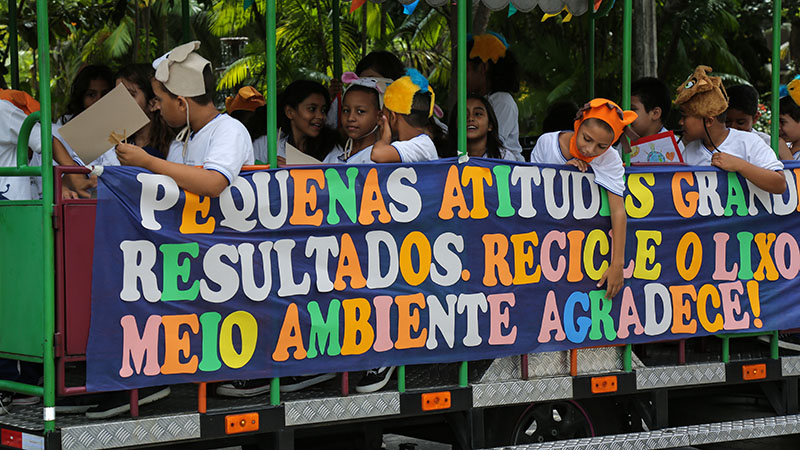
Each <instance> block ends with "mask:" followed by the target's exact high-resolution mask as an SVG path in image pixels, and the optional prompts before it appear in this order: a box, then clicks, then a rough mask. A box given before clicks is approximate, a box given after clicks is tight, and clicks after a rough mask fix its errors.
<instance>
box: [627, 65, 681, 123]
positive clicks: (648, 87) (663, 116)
mask: <svg viewBox="0 0 800 450" xmlns="http://www.w3.org/2000/svg"><path fill="white" fill-rule="evenodd" d="M671 97H672V96H671V95H670V92H669V88H668V87H667V85H666V84H664V82H663V81H661V80H659V79H657V78H653V77H645V78H640V79H638V80H636V81H634V82H633V83H631V111H633V112H635V113H636V114H637V117H636V120H634V121H633V123H632V124H631V128H632V129H633V131H634V132H636V134H637V135H639V137H642V138H643V137H647V136H652V135H654V134H658V133H663V132H664V131H667V129H666V128H665V127H664V124H665V123H666V122H667V119H668V118H669V112H670V109H671V108H672V98H671Z"/></svg>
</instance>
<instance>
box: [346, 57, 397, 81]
mask: <svg viewBox="0 0 800 450" xmlns="http://www.w3.org/2000/svg"><path fill="white" fill-rule="evenodd" d="M367 69H372V70H374V71H375V72H378V73H379V74H380V75H381V76H382V77H385V78H391V79H392V80H396V79H398V78H400V77H402V76H403V75H405V74H406V67H405V66H404V65H403V63H402V62H401V61H400V58H398V57H397V56H396V55H395V54H394V53H392V52H387V51H386V50H379V51H374V52H370V53H369V54H367V56H365V57H363V58H362V59H361V61H359V62H358V65H356V74H358V75H361V73H362V72H364V71H365V70H367Z"/></svg>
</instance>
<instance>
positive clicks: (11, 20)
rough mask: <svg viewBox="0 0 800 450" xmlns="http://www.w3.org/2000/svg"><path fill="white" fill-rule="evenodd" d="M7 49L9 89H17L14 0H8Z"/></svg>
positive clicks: (16, 42) (17, 68)
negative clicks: (9, 54) (8, 53)
mask: <svg viewBox="0 0 800 450" xmlns="http://www.w3.org/2000/svg"><path fill="white" fill-rule="evenodd" d="M8 51H9V52H10V53H11V89H19V39H18V38H17V2H16V0H8Z"/></svg>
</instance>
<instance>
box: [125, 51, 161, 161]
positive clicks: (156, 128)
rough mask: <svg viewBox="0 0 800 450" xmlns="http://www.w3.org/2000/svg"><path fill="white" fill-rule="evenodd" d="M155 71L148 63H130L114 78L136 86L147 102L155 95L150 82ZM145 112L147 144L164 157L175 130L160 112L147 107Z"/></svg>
mask: <svg viewBox="0 0 800 450" xmlns="http://www.w3.org/2000/svg"><path fill="white" fill-rule="evenodd" d="M155 73H156V71H155V70H154V69H153V66H151V65H150V64H130V65H127V66H124V67H122V68H121V69H120V70H119V71H118V72H117V76H116V78H117V79H118V80H119V79H123V80H126V81H129V82H131V83H133V84H135V85H136V86H138V87H139V90H141V91H142V93H144V98H145V101H146V102H147V104H149V103H150V101H151V100H153V99H154V98H155V96H156V95H155V93H153V85H152V84H151V83H150V81H151V80H152V79H153V77H154V76H155ZM145 106H147V105H145ZM145 114H147V117H149V118H150V142H148V145H149V146H150V147H153V148H154V149H156V150H157V151H158V153H159V154H160V155H162V156H163V157H164V158H166V157H167V154H168V153H169V146H170V144H171V143H172V141H173V140H174V139H175V132H174V131H173V130H172V129H171V128H170V127H169V125H167V123H166V122H164V119H163V118H162V117H161V114H158V113H157V112H155V113H154V112H151V111H150V110H149V109H148V110H146V111H145Z"/></svg>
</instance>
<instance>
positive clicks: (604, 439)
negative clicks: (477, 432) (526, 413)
mask: <svg viewBox="0 0 800 450" xmlns="http://www.w3.org/2000/svg"><path fill="white" fill-rule="evenodd" d="M798 433H800V414H795V415H791V416H778V417H766V418H760V419H748V420H735V421H731V422H720V423H711V424H703V425H691V426H685V427H674V428H665V429H663V430H656V431H647V432H642V433H631V434H618V435H611V436H599V437H594V438H582V439H570V440H567V441H556V442H543V443H539V444H525V445H516V446H504V447H496V448H495V449H494V450H539V449H548V450H595V449H596V450H600V449H609V450H642V449H660V448H674V447H682V446H689V445H702V444H712V443H717V442H731V441H739V440H745V439H758V438H765V437H771V436H782V435H787V434H798Z"/></svg>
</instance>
